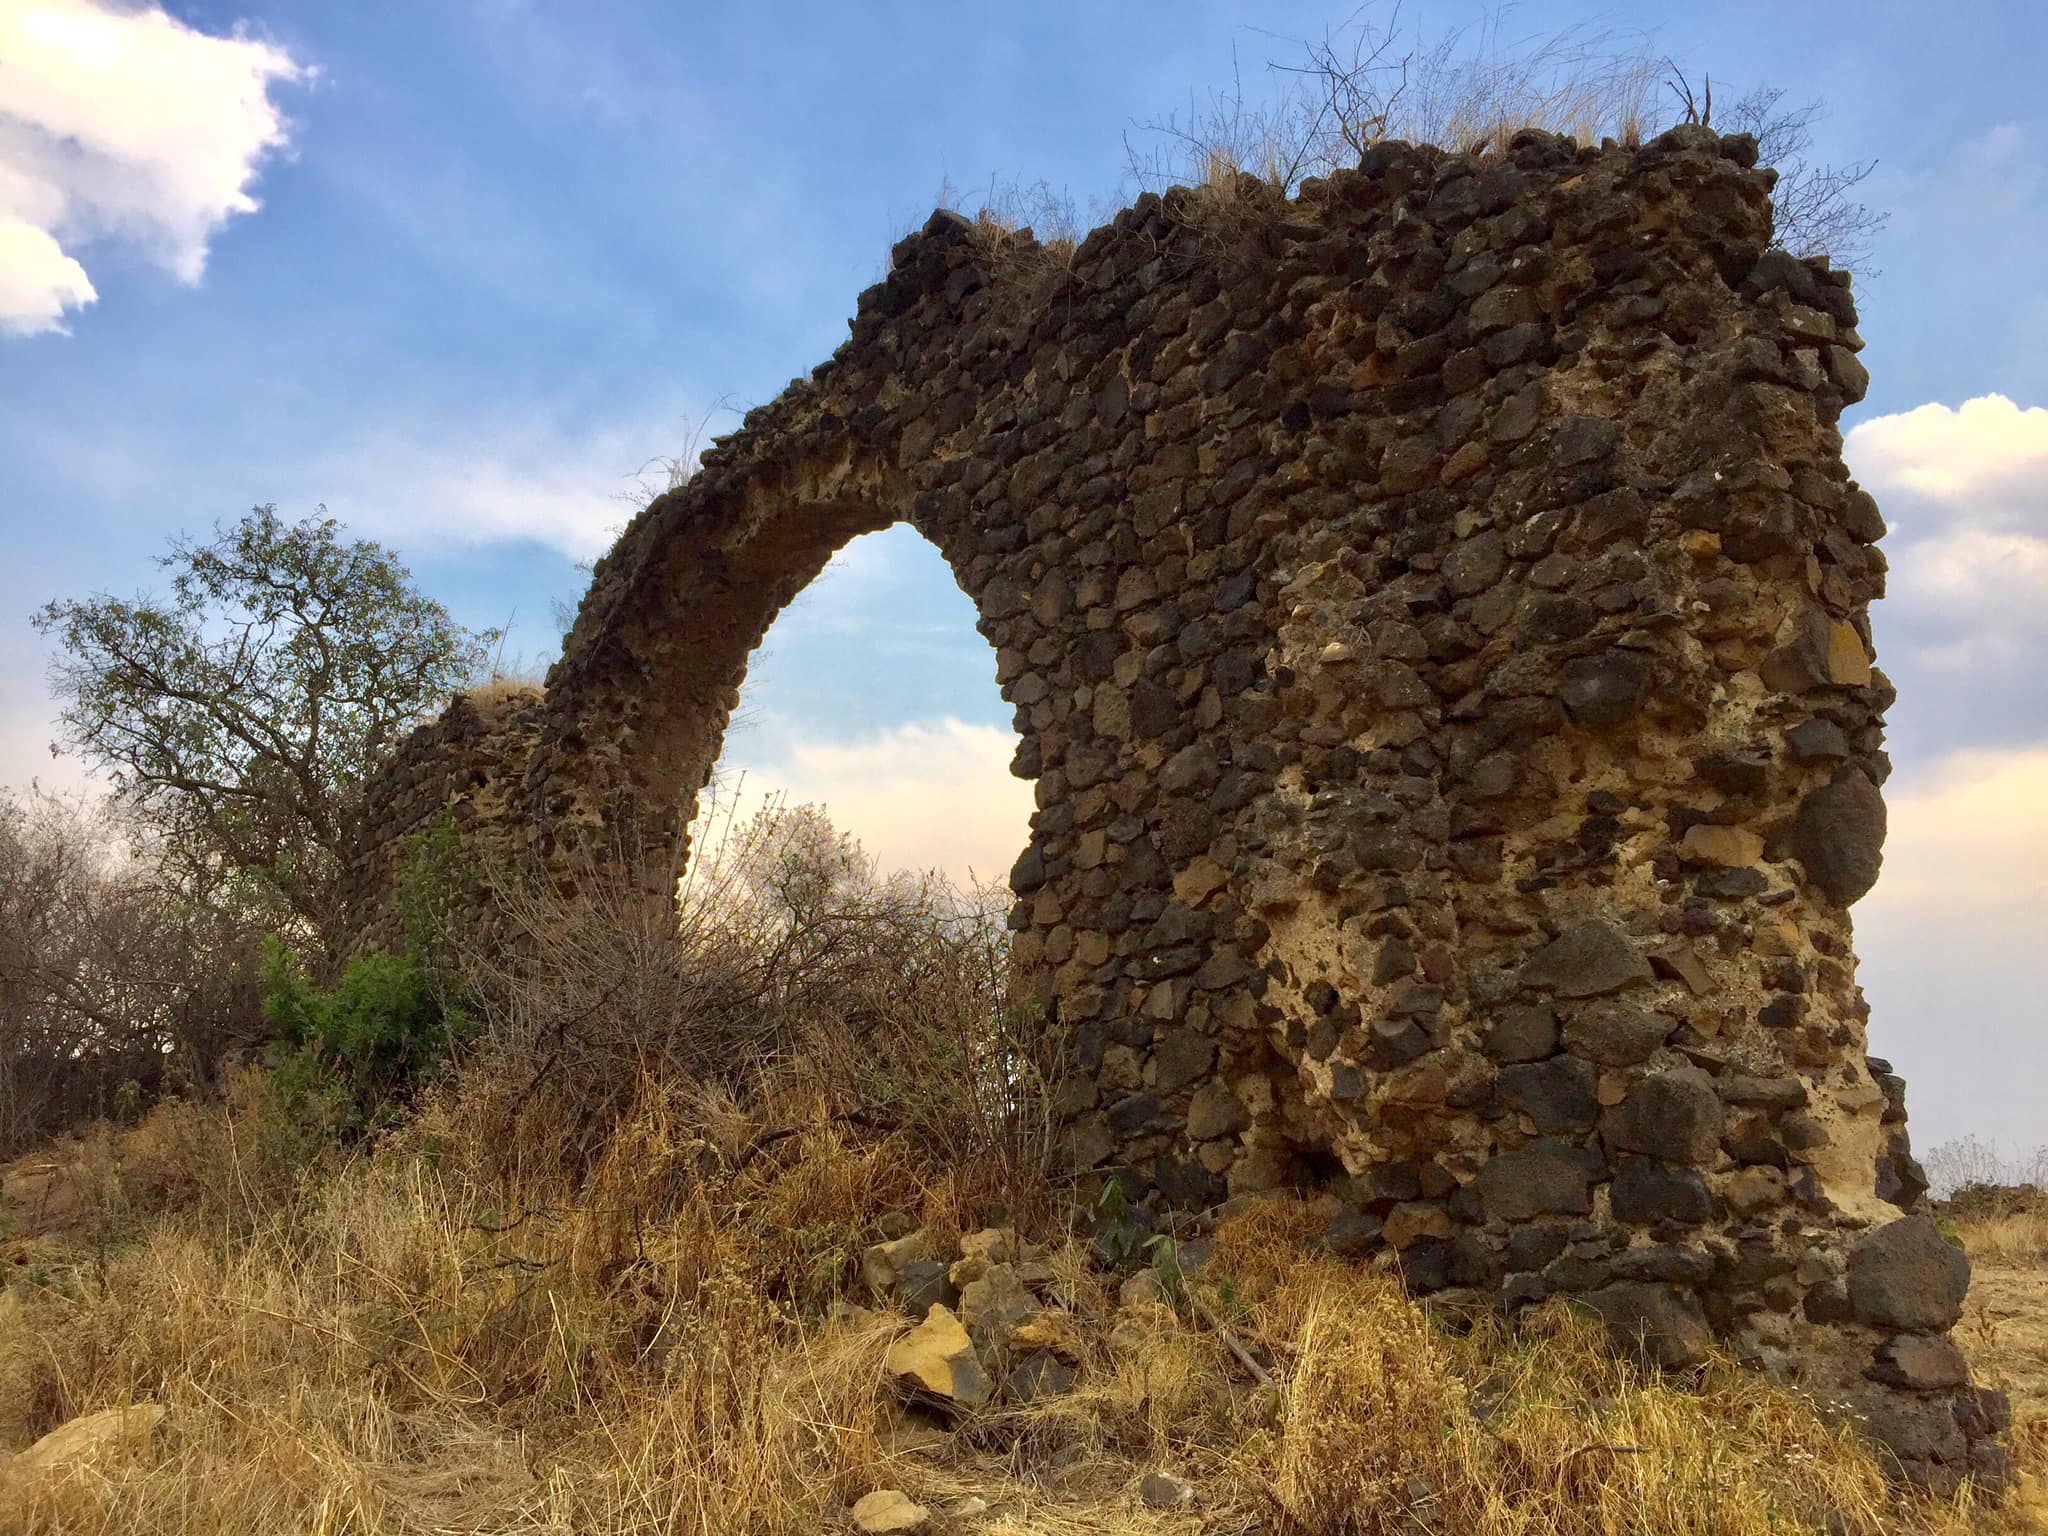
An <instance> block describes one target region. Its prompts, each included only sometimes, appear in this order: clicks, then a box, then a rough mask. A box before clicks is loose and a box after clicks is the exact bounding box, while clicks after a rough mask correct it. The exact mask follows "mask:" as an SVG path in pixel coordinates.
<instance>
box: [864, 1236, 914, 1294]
mask: <svg viewBox="0 0 2048 1536" xmlns="http://www.w3.org/2000/svg"><path fill="white" fill-rule="evenodd" d="M931 1249H932V1239H931V1235H930V1234H929V1233H927V1232H924V1231H916V1232H912V1233H909V1234H908V1235H907V1236H904V1237H899V1238H894V1239H892V1240H890V1241H888V1242H885V1243H875V1244H873V1245H872V1246H870V1247H868V1248H865V1249H863V1250H862V1251H861V1256H860V1277H861V1279H862V1280H863V1281H864V1282H865V1283H866V1285H867V1288H868V1289H869V1290H871V1291H873V1292H874V1293H875V1294H876V1295H878V1296H879V1295H886V1294H887V1293H888V1292H889V1290H890V1289H891V1288H892V1287H893V1286H894V1285H895V1284H896V1280H897V1277H898V1276H900V1275H901V1274H902V1273H903V1272H904V1271H905V1270H906V1269H908V1268H909V1267H910V1266H911V1265H912V1264H915V1263H917V1262H918V1261H919V1260H921V1259H928V1258H930V1257H931Z"/></svg>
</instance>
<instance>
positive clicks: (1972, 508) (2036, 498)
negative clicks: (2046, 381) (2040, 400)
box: [1846, 395, 2048, 531]
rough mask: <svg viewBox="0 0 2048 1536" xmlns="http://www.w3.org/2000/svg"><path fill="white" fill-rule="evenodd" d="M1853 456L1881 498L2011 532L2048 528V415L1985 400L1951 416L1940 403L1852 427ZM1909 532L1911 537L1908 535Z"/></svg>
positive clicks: (2003, 399)
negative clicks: (1910, 501)
mask: <svg viewBox="0 0 2048 1536" xmlns="http://www.w3.org/2000/svg"><path fill="white" fill-rule="evenodd" d="M1846 452H1847V454H1848V457H1849V460H1850V462H1851V464H1852V465H1853V466H1854V467H1855V469H1856V472H1857V474H1858V475H1860V476H1861V477H1862V478H1863V479H1864V480H1865V481H1866V482H1867V483H1869V484H1870V485H1871V486H1872V487H1873V489H1875V490H1877V491H1878V493H1879V494H1880V495H1881V494H1882V493H1883V490H1884V489H1902V490H1905V491H1907V492H1910V493H1912V494H1913V495H1914V496H1916V497H1921V498H1925V499H1926V500H1928V501H1932V502H1934V503H1936V504H1938V505H1940V506H1942V507H1944V508H1946V509H1948V510H1949V511H1951V512H1952V513H1954V514H1957V515H1961V516H1967V517H1969V518H1971V519H1973V520H1986V521H1989V522H1990V523H1991V524H1992V525H2005V526H2010V525H2012V524H2013V523H2015V522H2021V521H2024V520H2026V519H2028V518H2031V519H2033V521H2034V525H2035V526H2036V527H2037V528H2048V514H2044V513H2043V511H2042V506H2041V496H2042V492H2043V490H2044V489H2048V409H2043V408H2042V407H2041V406H2038V405H2037V406H2031V407H2029V408H2027V409H2024V410H2023V409H2021V408H2020V407H2019V406H2018V405H2015V404H2014V403H2013V402H2012V401H2011V400H2008V399H2007V398H2006V397H2005V396H2004V395H1979V396H1977V397H1976V398H1975V399H1973V400H1965V401H1964V402H1963V403H1962V405H1960V406H1958V407H1955V408H1953V409H1951V408H1950V407H1948V406H1946V405H1942V404H1940V403H1939V402H1930V403H1929V404H1926V405H1919V406H1915V407H1914V408H1913V409H1912V410H1910V411H1901V412H1899V413H1898V414H1896V415H1892V416H1875V417H1872V418H1871V419H1870V420H1869V421H1865V422H1859V423H1858V424H1857V425H1856V426H1855V427H1853V428H1852V429H1851V430H1850V432H1849V436H1848V439H1847V443H1846ZM1902 531H1906V530H1903V529H1902Z"/></svg>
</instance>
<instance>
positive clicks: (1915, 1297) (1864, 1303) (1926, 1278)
mask: <svg viewBox="0 0 2048 1536" xmlns="http://www.w3.org/2000/svg"><path fill="white" fill-rule="evenodd" d="M1969 1288H1970V1261H1969V1260H1968V1259H1967V1258H1965V1257H1964V1256H1963V1251H1962V1249H1960V1248H1958V1247H1956V1246H1955V1245H1954V1244H1952V1243H1950V1242H1949V1241H1948V1240H1947V1239H1946V1238H1944V1237H1943V1236H1942V1235H1941V1232H1940V1230H1939V1229H1938V1228H1936V1226H1935V1225H1934V1218H1933V1217H1931V1216H1903V1217H1901V1218H1900V1219H1899V1220H1897V1221H1894V1222H1891V1223H1889V1224H1887V1225H1885V1226H1882V1227H1879V1228H1878V1229H1877V1230H1876V1231H1875V1232H1872V1233H1870V1234H1869V1235H1868V1236H1866V1237H1865V1238H1864V1239H1863V1240H1862V1241H1861V1242H1859V1243H1858V1244H1857V1245H1856V1249H1855V1252H1853V1253H1851V1254H1850V1255H1849V1305H1850V1306H1851V1307H1853V1308H1854V1309H1855V1312H1856V1316H1857V1317H1858V1318H1859V1319H1860V1320H1861V1321H1863V1322H1866V1323H1871V1324H1874V1325H1876V1326H1877V1327H1880V1328H1897V1329H1901V1330H1904V1331H1907V1332H1911V1333H1940V1332H1942V1331H1943V1330H1945V1329H1948V1328H1953V1327H1954V1326H1955V1324H1956V1320H1957V1319H1958V1318H1960V1317H1961V1316H1962V1315H1963V1296H1964V1294H1965V1293H1966V1292H1968V1290H1969Z"/></svg>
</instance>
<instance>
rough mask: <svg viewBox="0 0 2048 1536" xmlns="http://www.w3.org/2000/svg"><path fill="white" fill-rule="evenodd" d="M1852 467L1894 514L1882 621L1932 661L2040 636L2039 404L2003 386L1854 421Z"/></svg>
mask: <svg viewBox="0 0 2048 1536" xmlns="http://www.w3.org/2000/svg"><path fill="white" fill-rule="evenodd" d="M1844 453H1845V454H1846V456H1847V458H1848V460H1849V464H1850V467H1851V468H1852V469H1854V470H1855V472H1856V474H1857V476H1858V478H1859V479H1861V480H1862V482H1863V483H1864V485H1865V486H1866V487H1867V488H1868V489H1869V490H1870V491H1871V492H1872V493H1873V494H1874V495H1875V496H1876V497H1877V499H1878V501H1879V503H1880V504H1881V505H1882V506H1883V507H1884V510H1885V515H1886V516H1887V517H1888V518H1889V519H1890V521H1891V523H1892V528H1893V532H1892V536H1891V538H1890V539H1889V540H1888V541H1887V543H1886V549H1887V552H1888V554H1889V556H1890V560H1891V567H1892V572H1891V579H1890V583H1889V598H1888V601H1887V602H1886V604H1885V607H1884V611H1883V621H1882V622H1883V623H1884V624H1885V625H1886V626H1889V625H1890V624H1891V623H1892V622H1893V620H1894V619H1895V618H1896V619H1898V620H1901V621H1903V626H1902V628H1901V630H1900V633H1901V635H1902V637H1903V638H1905V639H1906V640H1907V642H1908V644H1909V645H1911V646H1912V647H1914V648H1915V649H1916V650H1917V651H1918V653H1919V655H1920V657H1921V659H1923V660H1925V661H1927V662H1928V663H1929V664H1931V665H1941V664H1944V663H1946V664H1947V665H1948V666H1950V667H1954V666H1962V665H1975V664H1979V663H1983V662H1985V661H1986V660H1987V659H1996V658H1999V657H2004V658H2007V659H2017V658H2018V657H2019V656H2020V654H2021V653H2022V652H2024V651H2026V650H2029V649H2031V648H2032V647H2033V646H2034V645H2035V644H2037V643H2039V642H2040V641H2042V640H2044V639H2048V409H2043V408H2042V407H2040V406H2032V407H2028V408H2024V409H2023V408H2021V407H2020V406H2019V405H2017V404H2015V403H2014V402H2013V401H2011V400H2008V399H2007V398H2006V397H2005V396H2003V395H1980V396H1978V397H1976V398H1975V399H1971V400H1966V401H1964V402H1963V403H1962V405H1960V406H1957V407H1950V406H1947V405H1942V404H1939V403H1930V404H1927V405H1921V406H1916V407H1914V408H1913V409H1912V410H1910V411H1902V412H1899V413H1897V414H1895V415H1890V416H1878V417H1874V418H1872V419H1871V420H1869V421H1865V422H1861V423H1859V424H1858V425H1857V426H1856V427H1855V428H1854V429H1852V430H1851V431H1850V433H1849V434H1848V437H1847V439H1846V442H1845V445H1844Z"/></svg>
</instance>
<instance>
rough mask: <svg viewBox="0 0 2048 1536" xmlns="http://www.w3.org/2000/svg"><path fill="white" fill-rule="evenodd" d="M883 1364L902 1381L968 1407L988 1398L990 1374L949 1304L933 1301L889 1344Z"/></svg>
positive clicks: (984, 1401)
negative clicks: (920, 1319) (922, 1316)
mask: <svg viewBox="0 0 2048 1536" xmlns="http://www.w3.org/2000/svg"><path fill="white" fill-rule="evenodd" d="M883 1366H884V1368H885V1369H887V1371H888V1372H889V1374H890V1375H891V1376H894V1377H896V1378H897V1379H898V1380H899V1381H904V1382H909V1383H914V1384H915V1386H916V1387H918V1388H920V1389H922V1390H923V1391H925V1392H927V1393H929V1394H930V1395H931V1396H933V1397H937V1398H940V1399H943V1400H944V1401H946V1402H949V1403H957V1404H959V1405H960V1406H962V1407H965V1408H979V1407H980V1406H982V1404H984V1403H986V1402H987V1401H988V1377H987V1375H986V1374H984V1373H983V1371H982V1368H981V1357H980V1356H979V1355H978V1354H976V1353H975V1350H974V1341H973V1340H972V1339H970V1338H969V1337H968V1336H967V1330H966V1329H965V1328H963V1327H961V1326H960V1319H959V1318H957V1317H955V1316H954V1315H953V1314H952V1312H951V1311H949V1310H948V1309H947V1308H945V1307H942V1306H938V1305H936V1304H934V1305H933V1307H932V1309H931V1311H930V1312H929V1313H927V1314H926V1315H925V1320H924V1321H923V1322H921V1323H919V1324H918V1325H917V1326H916V1327H915V1328H913V1329H911V1330H910V1332H908V1333H906V1334H904V1335H903V1337H902V1338H900V1339H898V1340H897V1341H896V1342H895V1343H894V1344H891V1345H890V1346H889V1352H888V1354H887V1355H885V1356H884V1357H883Z"/></svg>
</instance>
